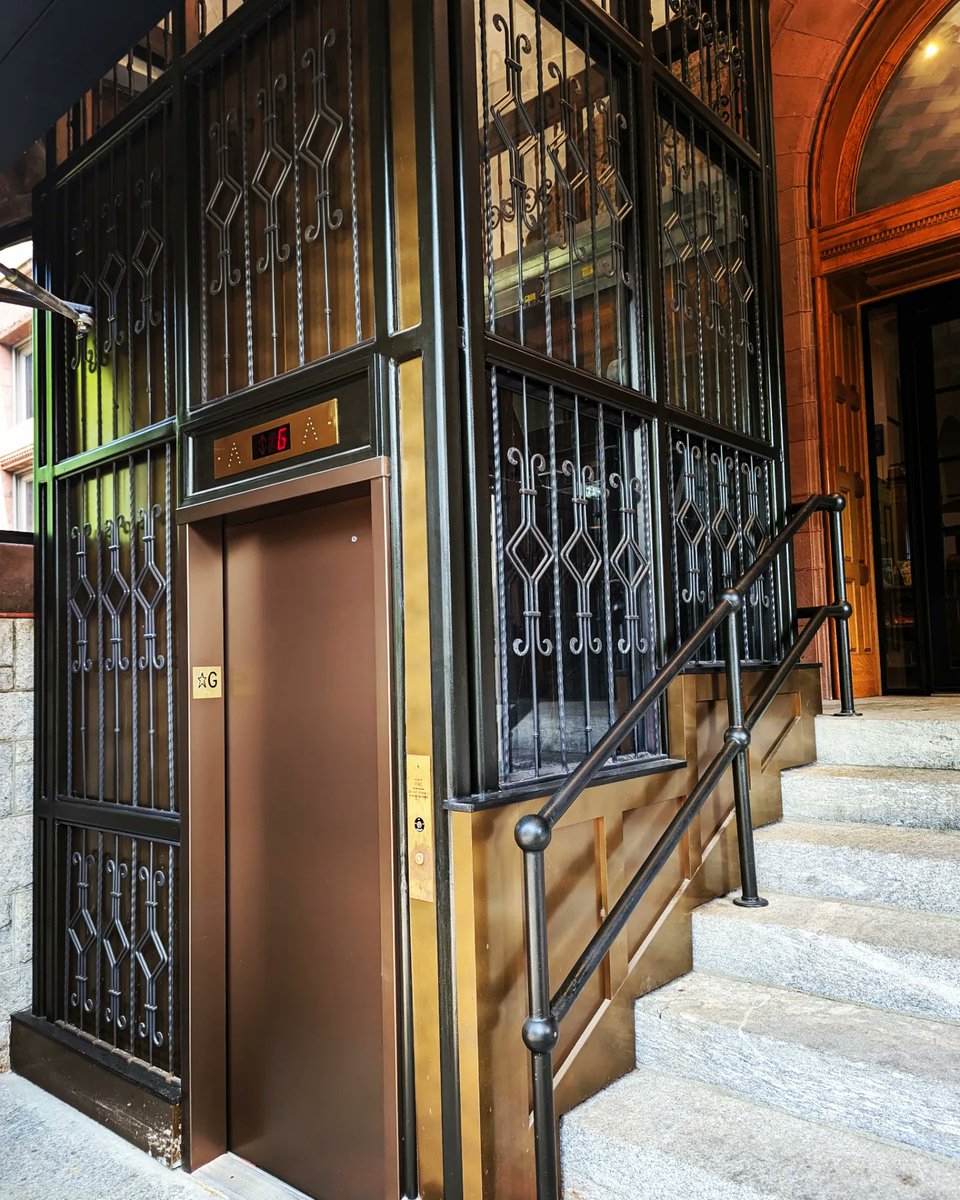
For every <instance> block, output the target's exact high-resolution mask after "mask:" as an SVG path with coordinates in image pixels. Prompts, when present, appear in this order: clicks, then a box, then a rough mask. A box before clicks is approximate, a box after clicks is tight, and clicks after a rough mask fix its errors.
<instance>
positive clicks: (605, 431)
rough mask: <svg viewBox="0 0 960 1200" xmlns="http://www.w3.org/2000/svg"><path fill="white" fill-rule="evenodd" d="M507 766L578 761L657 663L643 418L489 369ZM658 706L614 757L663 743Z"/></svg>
mask: <svg viewBox="0 0 960 1200" xmlns="http://www.w3.org/2000/svg"><path fill="white" fill-rule="evenodd" d="M490 395H491V402H492V405H493V435H494V436H493V463H492V478H491V485H492V491H493V501H494V503H493V529H492V531H491V534H492V537H491V545H492V550H493V553H494V562H493V568H494V577H495V579H496V580H497V606H498V617H499V619H498V637H497V654H498V662H499V719H500V729H501V738H500V750H501V771H502V775H503V777H504V779H508V780H520V779H526V778H531V777H536V776H542V775H556V774H559V773H561V772H564V771H566V770H568V769H569V767H570V766H572V765H575V764H576V763H577V762H579V760H580V759H581V758H582V757H583V756H584V754H586V753H587V752H588V751H589V750H590V749H591V747H592V746H593V745H594V744H595V743H596V742H597V740H598V738H599V737H601V736H602V734H603V733H604V732H605V731H606V730H607V729H608V728H609V726H610V725H611V724H612V722H613V721H614V720H615V719H616V718H617V716H619V714H620V713H621V712H622V711H623V710H624V708H625V707H626V705H627V704H628V703H629V701H630V700H632V699H633V698H634V697H635V696H636V694H637V692H638V691H640V689H641V688H642V686H643V684H644V683H645V682H647V681H648V680H649V678H650V677H651V674H652V672H653V667H654V659H655V654H656V633H655V622H654V608H653V605H654V591H653V578H652V573H653V549H652V544H651V515H650V513H651V507H650V487H651V478H650V460H649V455H650V447H649V436H650V430H649V424H648V422H647V421H645V420H644V419H642V418H640V417H637V416H635V415H633V414H631V413H628V412H626V411H624V410H622V409H619V408H613V407H611V406H609V405H600V404H596V403H594V402H593V401H591V400H588V399H586V398H584V397H581V396H574V395H570V394H568V393H565V392H561V391H560V390H559V389H557V388H552V387H547V386H541V385H539V384H535V383H533V382H532V381H530V380H524V379H518V378H516V377H514V376H511V375H507V374H505V373H503V372H498V371H493V372H491V376H490ZM660 745H661V743H660V729H659V716H658V714H657V713H655V712H654V713H651V714H650V717H649V719H648V720H647V721H646V723H645V724H644V725H643V726H642V727H641V728H640V729H639V730H638V731H637V733H636V734H635V735H634V736H633V737H631V738H628V739H627V740H626V741H625V742H624V744H623V746H621V748H620V751H619V753H618V755H617V759H618V760H623V759H632V758H639V757H644V756H648V755H651V754H657V753H659V752H660Z"/></svg>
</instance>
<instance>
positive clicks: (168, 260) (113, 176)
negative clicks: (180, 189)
mask: <svg viewBox="0 0 960 1200" xmlns="http://www.w3.org/2000/svg"><path fill="white" fill-rule="evenodd" d="M169 125H170V110H169V106H168V105H163V106H162V107H160V108H159V109H156V110H154V111H153V112H152V113H151V115H150V116H149V117H148V118H147V119H146V120H145V121H143V122H142V123H141V124H140V125H137V126H135V127H134V128H133V129H131V130H129V131H128V132H127V133H125V134H124V136H123V137H122V138H120V139H118V140H117V141H115V142H113V143H112V144H111V145H110V146H109V148H108V149H107V150H106V151H105V152H104V153H102V154H101V155H99V156H98V157H97V158H96V159H94V161H93V162H92V163H91V164H90V165H89V166H88V167H86V168H85V169H84V170H83V172H82V173H81V174H80V175H78V176H75V177H74V178H72V179H71V180H70V181H69V182H67V183H66V184H64V185H63V187H62V188H60V189H59V190H58V191H57V192H54V193H53V195H52V197H51V200H50V203H51V204H52V205H53V209H54V211H53V213H52V214H51V218H52V222H51V223H52V231H51V232H52V235H53V238H54V239H55V244H57V243H59V244H58V245H57V253H56V254H55V255H54V256H52V258H51V265H52V267H53V270H54V273H55V275H60V278H59V279H55V282H54V291H55V292H57V293H58V294H62V295H65V296H67V298H68V299H70V300H73V301H75V302H78V303H81V304H88V305H92V306H93V310H94V328H93V330H92V331H91V332H90V333H89V334H86V335H84V336H82V337H76V336H75V334H74V332H73V326H70V327H69V328H66V327H64V332H63V336H62V340H61V341H60V343H59V346H58V356H59V361H60V370H61V372H62V376H61V377H62V380H63V384H62V389H63V390H62V392H61V393H60V395H59V396H58V403H63V404H64V418H65V420H64V426H63V437H62V441H61V445H60V452H61V454H66V455H70V454H77V453H80V452H82V451H85V450H91V449H94V448H95V447H97V446H102V445H104V444H106V443H107V442H111V441H113V440H115V439H116V438H118V437H122V436H123V435H124V434H127V433H131V432H133V431H134V430H138V429H143V428H145V427H146V426H148V425H151V424H153V423H154V422H156V421H161V420H163V419H164V418H165V417H169V416H172V414H173V408H174V402H173V389H172V375H173V362H172V356H173V297H172V279H171V276H172V271H173V249H172V246H171V236H170V233H171V230H170V226H171V225H172V224H173V220H172V209H171V204H172V200H171V195H172V189H171V183H172V170H171V163H170V151H171V146H170V144H169V143H170V129H169ZM61 273H62V274H61Z"/></svg>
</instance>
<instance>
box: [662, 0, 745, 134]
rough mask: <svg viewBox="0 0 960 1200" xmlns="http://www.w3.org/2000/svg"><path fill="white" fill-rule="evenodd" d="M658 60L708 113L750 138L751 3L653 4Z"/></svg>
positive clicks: (672, 0)
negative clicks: (709, 111)
mask: <svg viewBox="0 0 960 1200" xmlns="http://www.w3.org/2000/svg"><path fill="white" fill-rule="evenodd" d="M651 8H652V11H653V46H654V51H655V52H656V54H657V57H658V58H659V59H660V60H661V62H663V63H664V64H665V65H666V66H667V67H669V68H670V70H671V72H672V73H673V74H674V75H675V76H676V77H677V79H679V80H681V81H682V82H683V83H684V84H685V85H686V86H687V87H688V88H689V89H690V91H691V92H692V93H693V95H694V96H696V97H697V99H698V100H700V101H701V102H702V103H703V104H705V105H706V106H707V108H710V109H712V110H713V111H714V112H715V113H716V114H717V115H718V116H719V117H721V118H722V119H723V120H724V121H726V122H727V124H728V125H729V126H730V128H731V129H732V130H734V131H735V132H736V133H738V134H740V136H741V137H743V138H746V139H747V140H752V139H753V136H754V104H753V96H752V89H751V87H750V78H751V74H750V69H749V64H750V50H749V46H750V7H749V0H653V3H652V5H651Z"/></svg>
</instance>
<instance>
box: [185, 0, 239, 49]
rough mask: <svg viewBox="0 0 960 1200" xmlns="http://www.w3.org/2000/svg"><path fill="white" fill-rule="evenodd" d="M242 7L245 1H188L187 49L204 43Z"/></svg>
mask: <svg viewBox="0 0 960 1200" xmlns="http://www.w3.org/2000/svg"><path fill="white" fill-rule="evenodd" d="M242 7H243V0H187V3H186V25H187V49H188V50H189V49H191V48H192V47H193V46H195V45H196V44H197V43H198V42H201V41H203V39H204V38H205V37H207V35H208V34H211V33H213V31H214V30H215V29H216V27H217V26H218V25H222V24H223V22H224V21H225V20H226V19H227V17H230V16H233V14H234V13H235V12H238V11H239V9H241V8H242Z"/></svg>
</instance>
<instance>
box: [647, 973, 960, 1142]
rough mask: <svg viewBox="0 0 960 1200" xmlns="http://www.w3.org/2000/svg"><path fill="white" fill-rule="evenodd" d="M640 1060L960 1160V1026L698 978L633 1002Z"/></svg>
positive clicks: (677, 982) (717, 978)
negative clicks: (634, 1003) (635, 1003)
mask: <svg viewBox="0 0 960 1200" xmlns="http://www.w3.org/2000/svg"><path fill="white" fill-rule="evenodd" d="M636 1039H637V1065H638V1066H640V1067H650V1068H653V1069H655V1070H660V1071H664V1072H667V1073H670V1074H677V1075H680V1076H682V1077H683V1078H685V1079H689V1080H692V1081H695V1082H698V1083H707V1084H715V1085H717V1086H720V1087H725V1088H727V1089H728V1090H730V1091H734V1092H736V1093H737V1094H739V1095H741V1096H745V1097H746V1098H748V1099H751V1100H755V1101H757V1102H758V1103H766V1104H771V1105H774V1106H775V1107H776V1108H778V1109H782V1110H784V1111H786V1112H790V1113H793V1114H794V1115H796V1116H799V1117H809V1118H814V1119H820V1120H823V1121H829V1122H830V1123H831V1124H832V1125H837V1126H841V1127H843V1128H844V1129H851V1130H855V1131H858V1132H860V1133H868V1134H872V1135H875V1136H876V1137H880V1138H885V1139H886V1140H887V1141H891V1142H903V1143H905V1144H907V1145H910V1146H916V1147H918V1148H919V1149H921V1150H927V1151H930V1152H932V1153H935V1154H942V1155H945V1156H949V1157H951V1158H960V1025H956V1024H954V1023H953V1022H948V1021H932V1020H924V1019H922V1018H920V1017H910V1016H905V1015H904V1014H903V1013H894V1012H884V1011H882V1010H879V1009H876V1008H868V1007H866V1006H865V1005H860V1004H848V1003H844V1002H842V1001H837V1000H825V999H824V998H823V997H821V996H807V995H804V994H803V993H802V992H796V991H791V990H789V989H786V988H778V987H772V986H770V985H769V984H758V983H747V982H745V981H744V980H740V979H731V978H728V977H725V976H722V975H712V974H709V973H707V972H704V971H694V972H693V973H692V974H690V975H685V976H684V977H683V978H682V979H677V980H675V981H674V982H673V983H670V984H667V986H666V987H662V988H660V989H658V990H657V991H655V992H650V993H649V994H648V995H646V996H644V997H643V998H642V999H641V1000H639V1001H638V1002H637V1005H636Z"/></svg>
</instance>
